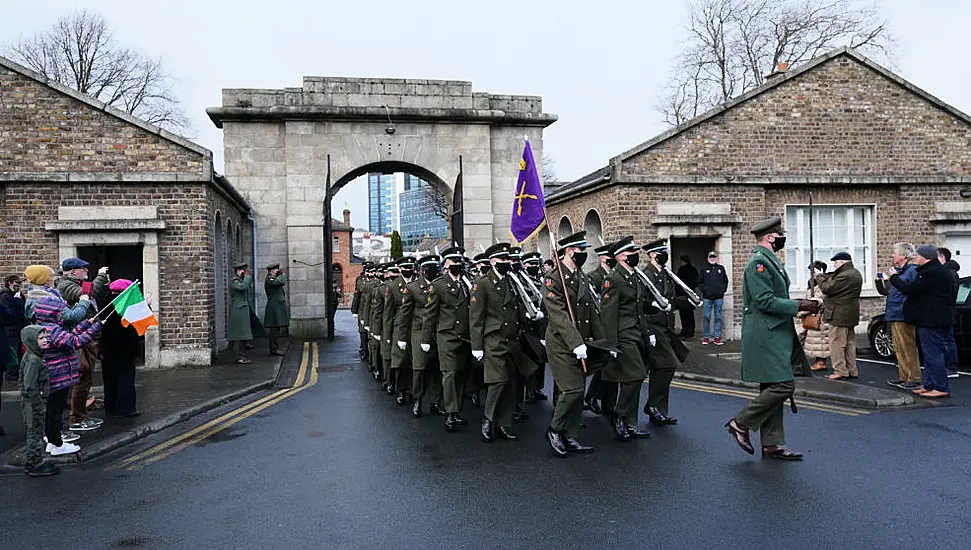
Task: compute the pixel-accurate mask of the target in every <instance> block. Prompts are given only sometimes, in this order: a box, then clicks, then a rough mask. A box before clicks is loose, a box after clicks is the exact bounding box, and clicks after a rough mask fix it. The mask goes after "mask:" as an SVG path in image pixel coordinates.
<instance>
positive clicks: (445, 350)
mask: <svg viewBox="0 0 971 550" xmlns="http://www.w3.org/2000/svg"><path fill="white" fill-rule="evenodd" d="M464 254H465V250H464V249H463V248H461V247H452V248H448V249H446V250H444V251H442V261H443V263H444V265H445V274H444V275H442V276H441V277H439V278H437V279H435V280H434V281H432V284H431V285H430V286H429V288H428V295H427V304H426V306H425V318H424V320H423V322H422V327H421V339H420V344H419V345H420V346H421V347H422V349H423V350H424V349H426V348H427V350H426V351H430V352H434V351H435V350H434V349H433V348H437V350H438V364H439V368H440V369H441V371H442V394H443V397H444V400H445V431H447V432H451V431H454V430H455V428H456V427H457V426H464V425H466V424H468V422H467V421H466V420H465V419H464V418H462V417H461V416H460V415H459V412H461V410H462V395H463V393H462V392H463V389H464V388H465V377H466V376H468V375H469V374H470V369H471V366H472V347H471V344H470V341H469V297H470V294H471V292H472V288H471V284H470V283H469V279H468V277H467V275H466V273H465V258H464V256H463V255H464Z"/></svg>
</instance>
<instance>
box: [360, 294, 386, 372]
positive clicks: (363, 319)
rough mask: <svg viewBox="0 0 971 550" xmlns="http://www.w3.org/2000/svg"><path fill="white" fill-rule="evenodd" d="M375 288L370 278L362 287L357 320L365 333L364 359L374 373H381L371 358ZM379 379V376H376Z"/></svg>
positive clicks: (363, 344) (363, 343)
mask: <svg viewBox="0 0 971 550" xmlns="http://www.w3.org/2000/svg"><path fill="white" fill-rule="evenodd" d="M373 287H374V280H373V279H371V278H368V279H366V280H365V281H364V283H363V284H362V285H361V296H360V297H359V298H358V304H357V319H358V323H359V324H360V327H361V330H362V331H363V332H364V342H362V346H363V349H362V354H363V359H364V360H365V361H367V363H368V367H369V368H370V370H371V372H372V373H377V372H380V371H379V370H376V369H375V368H374V357H372V356H371V351H372V349H373V348H372V346H371V341H372V338H371V289H372V288H373ZM375 378H377V376H375Z"/></svg>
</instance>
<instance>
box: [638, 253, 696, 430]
mask: <svg viewBox="0 0 971 550" xmlns="http://www.w3.org/2000/svg"><path fill="white" fill-rule="evenodd" d="M643 248H644V250H645V251H647V255H648V257H649V258H650V261H649V262H648V264H647V266H645V268H644V274H645V275H647V277H648V278H649V279H650V280H651V282H652V283H654V286H655V287H656V288H657V289H658V290H659V291H660V292H661V294H662V295H663V296H664V298H665V299H666V300H667V301H668V305H667V306H668V307H666V308H664V309H663V310H659V311H657V312H655V313H653V314H651V315H649V316H648V317H647V322H648V323H649V324H650V326H651V333H652V334H653V335H654V337H655V338H654V340H653V341H652V343H651V346H650V349H649V350H648V353H647V355H646V357H645V359H646V360H647V368H648V371H647V372H648V376H649V378H650V381H649V382H648V386H647V403H645V404H644V414H646V415H648V417H649V418H650V419H651V424H654V425H657V426H667V425H671V424H677V423H678V420H677V419H676V418H673V417H671V416H669V415H668V405H669V401H670V395H671V381H672V380H673V379H674V371H675V370H677V368H678V367H679V366H681V362H682V361H683V360H684V358H685V356H686V355H687V348H686V347H685V346H684V344H682V343H681V340H680V339H679V338H678V335H677V334H675V333H674V330H672V329H673V327H674V312H673V311H672V305H673V304H674V301H675V300H674V299H675V296H676V292H675V285H674V281H673V280H672V279H671V276H670V273H669V270H668V269H667V268H666V266H667V263H668V260H669V259H670V258H669V256H668V242H667V239H658V240H656V241H652V242H650V243H647V244H646V245H644V247H643ZM691 284H692V285H694V282H693V281H692V283H691Z"/></svg>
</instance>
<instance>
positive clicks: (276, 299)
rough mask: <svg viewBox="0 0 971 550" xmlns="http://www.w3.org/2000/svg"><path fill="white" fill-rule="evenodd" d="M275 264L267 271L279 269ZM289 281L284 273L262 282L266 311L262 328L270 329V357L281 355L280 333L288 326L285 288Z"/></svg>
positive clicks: (288, 318) (288, 314)
mask: <svg viewBox="0 0 971 550" xmlns="http://www.w3.org/2000/svg"><path fill="white" fill-rule="evenodd" d="M279 267H280V265H279V264H275V265H272V266H268V267H267V271H272V269H279ZM271 268H272V269H271ZM288 282H290V279H289V278H288V277H287V275H286V274H285V273H280V274H279V275H277V276H276V277H267V278H266V281H264V282H263V289H264V290H265V291H266V309H265V310H264V312H263V326H264V327H266V328H268V329H270V331H269V332H270V334H269V336H270V355H283V352H281V351H280V332H281V329H285V328H287V327H289V326H290V311H289V309H288V308H287V295H286V291H285V287H286V285H287V283H288Z"/></svg>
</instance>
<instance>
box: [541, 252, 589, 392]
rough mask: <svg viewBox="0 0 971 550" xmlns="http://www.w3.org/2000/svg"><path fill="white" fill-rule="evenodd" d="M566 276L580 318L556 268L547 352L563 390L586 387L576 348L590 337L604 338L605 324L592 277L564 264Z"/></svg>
mask: <svg viewBox="0 0 971 550" xmlns="http://www.w3.org/2000/svg"><path fill="white" fill-rule="evenodd" d="M563 279H564V281H565V282H566V288H567V292H568V295H569V298H568V299H569V300H570V307H572V308H573V315H574V319H575V320H576V322H574V321H571V320H570V313H569V311H568V310H567V307H566V301H564V299H563V285H562V284H561V283H560V277H559V275H557V274H556V273H555V272H554V273H551V274H550V277H549V279H547V280H546V289H545V291H546V295H545V297H544V298H543V305H544V306H545V308H546V319H547V321H548V322H547V325H546V354H547V356H548V357H549V362H550V372H552V373H553V380H554V381H555V382H556V385H557V386H559V387H560V389H563V390H573V389H577V388H583V387H584V373H583V367H582V366H581V365H580V361H579V360H578V359H577V358H576V355H574V354H573V350H574V349H576V348H577V347H579V346H580V345H581V344H583V343H584V342H586V341H588V340H601V339H603V338H604V330H603V325H602V324H601V322H600V317H599V316H598V315H597V310H596V307H595V305H594V304H595V303H596V302H595V300H596V298H595V297H594V296H593V294H592V293H591V290H590V281H589V279H588V278H587V275H586V274H584V273H583V272H582V271H580V270H577V271H570V270H569V269H568V268H567V267H566V266H563Z"/></svg>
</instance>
